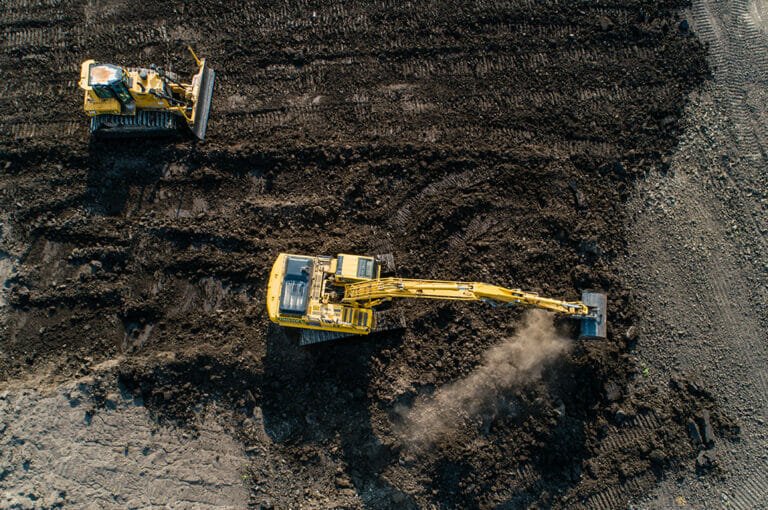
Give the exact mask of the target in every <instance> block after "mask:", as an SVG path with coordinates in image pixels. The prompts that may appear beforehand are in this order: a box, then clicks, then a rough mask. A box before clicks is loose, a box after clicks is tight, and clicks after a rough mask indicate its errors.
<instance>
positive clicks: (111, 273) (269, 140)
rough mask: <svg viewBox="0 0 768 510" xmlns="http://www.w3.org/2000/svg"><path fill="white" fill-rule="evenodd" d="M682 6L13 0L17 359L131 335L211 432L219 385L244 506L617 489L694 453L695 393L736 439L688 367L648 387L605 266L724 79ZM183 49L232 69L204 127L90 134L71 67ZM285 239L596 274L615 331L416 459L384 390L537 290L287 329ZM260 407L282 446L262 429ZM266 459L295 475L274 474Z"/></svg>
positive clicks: (158, 402)
mask: <svg viewBox="0 0 768 510" xmlns="http://www.w3.org/2000/svg"><path fill="white" fill-rule="evenodd" d="M684 5H685V2H682V1H667V2H657V1H654V2H651V1H646V2H643V1H632V0H623V1H621V2H608V3H605V2H601V3H597V2H586V1H581V2H535V3H533V2H519V5H509V4H508V3H506V2H499V3H494V2H481V3H480V5H479V6H474V7H470V6H466V7H461V6H456V5H454V4H453V3H440V2H438V3H424V4H418V5H415V6H414V5H409V6H408V7H405V6H403V5H401V4H400V3H399V2H395V3H389V2H377V3H374V4H368V3H364V2H357V3H346V2H331V3H328V2H323V3H318V4H317V5H310V4H307V3H306V2H301V3H298V2H297V3H295V5H294V4H293V3H292V4H291V5H290V6H286V5H285V4H283V3H275V4H274V5H271V4H269V3H259V4H258V5H256V4H254V5H253V6H252V7H248V8H246V7H239V6H238V5H235V4H232V3H231V2H221V3H218V2H145V3H143V4H142V8H141V9H135V10H130V9H127V8H126V9H121V8H118V7H113V8H109V9H108V8H104V9H98V10H96V11H94V12H90V11H89V8H88V7H84V6H82V5H79V4H78V5H76V6H72V7H70V5H69V4H67V6H58V7H56V8H45V7H41V8H40V9H38V10H37V11H36V14H35V15H34V16H33V18H34V19H32V18H29V19H28V18H24V17H23V16H21V15H19V16H15V17H14V16H12V15H11V14H13V13H14V12H15V11H13V9H14V8H13V7H10V8H8V12H9V13H10V14H9V15H8V16H7V19H8V20H10V21H3V24H4V32H5V35H4V36H0V37H4V38H3V39H0V41H1V42H2V43H3V44H4V45H5V46H6V50H5V51H4V53H3V54H2V56H0V63H1V64H0V67H2V70H3V73H2V75H3V80H4V81H5V82H6V83H9V84H12V85H13V87H10V86H9V87H8V88H7V89H6V93H5V94H4V96H3V98H2V99H0V105H1V106H2V110H3V112H4V113H3V114H2V127H0V130H2V133H3V137H2V139H1V140H0V144H1V145H0V179H1V180H2V187H1V188H0V193H2V201H1V203H2V210H1V211H0V214H1V215H2V216H0V219H2V223H3V232H2V233H3V239H2V241H3V246H2V249H3V250H4V251H3V252H2V253H5V254H7V256H8V257H14V258H17V259H18V262H19V264H20V265H19V268H18V272H17V274H16V275H15V276H14V277H13V278H12V280H11V281H9V283H8V286H9V288H10V290H9V292H8V297H7V299H8V302H9V307H8V310H7V312H6V314H5V316H4V324H3V340H2V353H1V354H0V373H2V374H3V375H2V378H3V379H4V380H5V381H11V380H13V379H15V378H20V377H23V376H24V375H25V374H29V373H34V372H35V371H37V370H42V369H43V368H45V367H49V366H51V365H53V366H54V367H55V369H54V376H55V377H56V378H71V377H75V376H77V375H80V374H85V373H89V372H90V371H91V370H92V368H93V367H94V365H96V364H98V363H99V362H101V361H104V360H108V359H112V358H115V357H117V356H124V361H123V362H122V363H121V364H120V365H119V367H118V368H117V369H116V370H117V371H118V373H119V376H120V381H121V383H122V384H123V386H124V387H125V389H127V390H129V391H132V392H134V393H135V394H137V395H141V396H142V397H143V398H144V402H145V403H146V405H147V407H148V408H149V409H150V410H151V411H152V412H153V413H154V416H155V417H156V418H157V420H158V423H159V424H161V425H162V424H164V423H167V422H169V421H170V422H173V423H174V424H180V425H182V426H186V427H190V428H194V413H195V412H196V410H199V409H202V408H203V407H204V406H205V404H206V403H208V402H212V401H216V402H219V403H221V404H223V405H225V406H229V407H231V409H232V410H233V411H234V412H235V416H236V417H237V418H235V419H234V421H233V423H232V427H233V430H235V431H236V433H237V435H238V437H239V438H240V439H241V440H242V441H243V442H244V444H245V445H246V447H247V448H248V449H249V450H248V451H250V452H261V453H253V455H254V457H253V458H254V460H253V464H252V466H251V470H252V476H251V483H252V486H253V501H254V503H255V504H258V503H261V502H263V501H266V502H273V503H277V504H280V505H291V506H296V505H298V504H301V503H302V502H303V501H306V498H307V497H308V496H307V494H308V492H306V491H310V490H314V491H317V492H319V493H320V494H323V495H326V496H328V495H330V496H332V497H333V498H342V500H343V501H346V503H344V504H346V505H349V506H360V505H362V506H369V507H386V508H391V507H395V506H397V507H408V506H421V507H424V506H429V505H437V506H439V507H465V508H472V507H482V508H487V507H492V506H498V505H501V506H502V507H505V508H518V507H521V506H522V507H525V506H528V505H536V506H538V507H550V506H552V507H572V506H575V505H578V504H584V505H595V506H598V507H611V506H626V504H627V502H628V501H629V500H630V499H631V498H633V497H635V496H638V495H640V494H642V493H644V492H646V491H647V490H648V489H650V488H651V487H652V486H653V485H654V483H655V482H656V481H657V480H658V479H659V478H660V477H664V476H675V473H676V472H678V471H679V470H683V469H691V468H692V466H693V465H694V460H695V458H696V455H697V453H698V452H697V449H698V446H699V445H697V444H695V442H694V441H693V440H691V439H690V438H689V436H688V432H687V429H686V427H687V424H688V422H689V421H691V420H696V416H697V414H700V413H701V411H702V410H703V409H709V410H710V411H711V413H712V425H713V426H714V430H715V433H716V434H717V435H718V437H722V436H723V435H729V434H730V435H731V436H732V435H733V434H734V432H733V426H731V425H728V423H727V420H726V419H725V418H724V417H723V416H721V415H720V413H718V411H717V409H714V408H713V405H712V403H711V402H712V400H711V398H710V397H709V395H708V394H707V393H706V391H703V390H700V389H696V391H693V390H692V389H691V386H690V385H689V384H688V383H687V382H685V381H683V382H677V383H675V384H677V386H676V388H677V391H676V392H675V394H676V395H678V400H676V401H671V402H670V401H667V400H662V399H660V398H657V397H656V396H655V395H654V394H653V393H651V394H638V393H637V392H635V391H634V390H633V387H634V386H633V384H632V381H633V379H635V378H637V377H646V375H644V374H643V369H642V367H637V366H634V365H633V364H632V363H631V362H630V358H629V353H630V352H631V349H632V346H633V341H634V337H633V333H632V331H633V330H632V325H633V323H634V322H635V320H636V318H637V314H640V313H642V310H635V309H634V308H633V304H632V299H631V294H630V289H628V288H627V287H626V286H625V284H624V283H623V282H622V281H621V280H620V279H619V278H618V276H617V272H616V267H615V261H616V260H617V257H618V255H619V254H621V253H622V250H624V249H625V231H626V229H625V221H626V217H625V216H624V214H623V209H622V207H623V202H624V201H625V200H626V199H627V197H628V193H629V188H630V186H631V183H632V182H633V180H634V179H636V178H638V177H641V176H642V175H644V173H645V172H646V171H648V170H649V169H650V168H662V169H663V168H664V166H665V155H666V154H668V153H669V152H670V151H671V150H672V148H673V147H674V145H675V143H676V136H677V135H678V133H679V127H678V119H679V117H680V114H681V108H682V106H683V103H684V100H685V94H686V93H687V92H688V91H690V90H692V89H693V88H694V87H695V86H696V85H697V84H699V83H700V82H701V81H702V80H703V78H704V77H705V75H706V73H707V68H706V65H705V61H704V50H703V48H702V47H700V45H699V44H698V43H697V42H696V40H695V39H694V38H693V37H692V36H691V35H690V34H688V33H686V32H685V30H682V29H681V28H680V23H679V21H680V20H679V18H678V17H677V15H676V12H677V10H678V9H680V8H682V7H684ZM19 9H21V7H20V8H19ZM89 13H90V14H89ZM84 16H85V18H84ZM17 18H18V19H22V18H23V19H24V21H18V22H16V21H13V20H16V19H17ZM52 20H55V22H54V21H52ZM54 26H55V27H61V28H62V30H64V32H63V35H60V38H62V40H63V41H64V43H65V44H59V43H60V41H59V40H58V39H57V37H59V36H58V35H55V34H54V35H51V33H50V32H49V31H50V30H52V28H53V27H54ZM83 27H86V28H83ZM21 31H24V33H29V34H32V35H30V36H28V37H27V39H23V38H21V39H20V38H18V37H17V38H14V37H12V36H11V34H13V33H17V32H21ZM35 34H37V35H35ZM56 34H58V32H56ZM18 41H21V42H18ZM187 44H192V45H193V46H194V48H195V50H196V52H197V54H198V55H199V56H201V57H202V56H204V57H206V58H207V59H208V60H209V62H210V63H211V65H212V67H213V68H214V69H215V70H216V73H217V82H216V88H215V91H214V100H213V105H212V109H211V111H212V114H211V119H210V123H209V127H208V139H206V140H205V141H204V142H202V143H193V142H189V141H187V140H185V139H183V138H179V139H176V140H170V141H168V140H164V141H112V142H106V141H105V142H102V141H94V142H89V139H88V136H87V129H86V125H87V121H86V119H85V117H84V115H83V114H82V111H81V94H80V92H79V91H78V90H77V89H76V88H75V87H74V86H73V84H74V80H75V79H76V74H75V73H76V66H77V65H78V64H79V62H80V61H81V60H83V59H86V58H91V57H94V58H98V59H102V60H104V61H108V62H114V63H116V64H124V65H136V64H141V65H144V64H148V63H151V62H154V63H157V64H160V65H166V66H167V65H168V64H173V67H174V70H175V71H177V72H181V73H182V75H183V74H185V73H189V72H191V71H192V70H193V69H192V65H191V59H190V58H189V57H188V55H186V54H185V49H184V48H185V46H186V45H187ZM137 59H138V61H137ZM30 63H34V65H31V64H30ZM24 86H27V87H28V89H29V90H32V91H33V93H29V92H27V93H22V92H14V91H15V90H22V89H23V87H24ZM24 90H27V89H24ZM9 91H10V92H9ZM30 126H31V127H30ZM67 129H69V130H70V131H71V132H67V131H66V130H67ZM283 251H291V252H295V253H306V254H328V255H333V254H336V253H339V252H351V253H361V254H375V253H383V252H384V253H393V254H394V257H395V261H396V266H397V267H396V272H397V274H398V275H399V276H402V277H423V278H440V279H463V280H480V281H487V282H491V283H496V284H499V285H504V286H510V287H520V288H523V289H527V290H532V291H537V292H540V293H541V294H543V295H549V296H553V297H557V298H563V299H578V297H579V296H580V293H581V291H582V290H584V289H598V290H601V291H604V292H606V293H607V295H608V298H609V317H608V319H609V329H608V333H609V334H608V339H607V340H604V341H590V342H582V343H579V344H577V345H576V346H575V348H574V349H573V351H572V353H571V354H570V355H569V356H568V357H567V358H566V359H562V360H560V361H558V362H557V363H556V364H555V365H554V366H552V367H550V368H549V369H548V370H547V371H546V373H545V376H544V377H543V378H542V380H541V381H539V382H537V383H534V384H533V385H531V386H530V387H528V388H526V389H525V390H524V391H522V392H521V393H519V394H510V395H500V396H499V397H500V398H502V399H506V400H508V401H510V402H514V403H515V406H516V408H517V409H518V410H519V412H517V413H514V414H504V413H499V414H498V415H496V416H494V417H493V418H492V419H491V420H490V421H487V422H485V423H480V424H478V425H477V426H466V427H464V428H462V429H461V430H460V431H459V432H458V433H457V435H456V437H454V438H453V439H452V440H451V441H450V442H446V443H445V444H438V445H436V446H435V447H434V448H432V449H430V450H429V451H426V452H419V454H418V455H415V454H414V453H413V452H412V451H409V449H408V448H406V447H404V445H402V444H400V442H399V440H398V438H397V436H396V435H395V434H394V433H393V427H394V424H395V422H396V420H397V416H396V413H395V409H396V408H397V407H398V406H401V405H403V404H404V403H406V404H407V403H408V402H410V401H412V400H413V399H414V398H415V397H416V396H417V395H421V394H425V393H429V392H432V391H434V389H435V388H436V387H438V386H439V385H441V384H444V383H448V382H451V381H454V380H457V379H460V378H461V377H463V376H466V375H467V374H469V373H470V372H471V371H472V370H473V368H474V367H475V366H476V365H477V363H478V361H479V360H480V357H481V355H482V353H483V352H484V351H485V350H486V349H487V348H488V347H489V346H491V345H494V344H495V343H497V342H498V341H499V340H500V339H502V338H505V337H509V336H511V335H512V334H513V333H514V331H515V330H516V328H517V327H518V326H519V323H520V321H519V319H520V318H521V312H519V311H515V310H509V309H491V308H487V307H484V306H482V305H479V304H471V303H470V304H466V303H444V302H431V303H424V302H419V303H403V304H400V306H402V307H403V308H404V309H405V310H406V311H407V314H408V317H409V321H408V328H407V330H406V331H404V332H396V333H390V334H379V335H374V336H372V337H370V338H363V339H357V340H349V341H344V342H337V343H333V344H321V345H317V346H314V347H311V348H309V349H300V348H299V347H298V346H297V341H296V338H295V335H294V333H293V332H291V331H283V330H280V329H278V328H276V327H274V326H273V325H271V324H270V323H269V321H268V319H267V317H266V313H265V309H264V299H263V297H264V293H265V288H266V279H267V275H268V271H269V268H270V267H271V263H272V261H273V260H274V258H275V257H276V256H277V254H278V253H279V252H283ZM4 256H5V255H4ZM560 327H561V328H565V329H566V330H569V334H570V335H571V336H573V337H575V336H576V330H575V326H574V325H572V324H569V323H567V322H565V321H563V322H562V323H560ZM569 328H570V329H569ZM668 383H669V382H668V381H659V384H668ZM563 407H564V412H561V411H558V410H559V409H563ZM255 415H258V416H262V417H263V419H262V420H261V421H262V422H263V427H264V430H265V431H266V433H267V435H268V438H269V443H270V447H269V448H268V449H267V450H255V449H254V448H255V446H254V445H257V444H261V443H264V438H263V437H262V434H260V433H259V432H260V431H259V430H256V429H255V428H254V426H253V418H254V416H255ZM702 447H703V446H702ZM265 451H266V453H264V452H265ZM265 459H266V460H265ZM279 461H282V462H284V463H285V466H284V467H283V468H281V469H288V470H290V472H291V476H290V477H289V478H279V477H275V476H273V475H274V473H273V470H274V469H276V468H274V465H275V464H276V463H279ZM338 463H340V465H342V466H343V468H341V471H340V472H339V471H337V470H336V468H330V467H329V466H331V465H337V464H338ZM281 480H282V481H281ZM344 498H346V499H344ZM356 498H359V499H356Z"/></svg>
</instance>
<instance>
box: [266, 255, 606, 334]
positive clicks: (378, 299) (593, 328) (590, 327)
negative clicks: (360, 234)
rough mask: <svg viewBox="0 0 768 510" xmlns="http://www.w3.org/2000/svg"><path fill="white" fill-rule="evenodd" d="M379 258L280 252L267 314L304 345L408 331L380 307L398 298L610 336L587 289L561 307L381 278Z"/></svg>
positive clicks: (475, 286) (482, 290)
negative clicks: (539, 314)
mask: <svg viewBox="0 0 768 510" xmlns="http://www.w3.org/2000/svg"><path fill="white" fill-rule="evenodd" d="M381 265H382V264H381V260H380V259H378V258H376V257H364V256H359V255H349V254H340V255H338V256H337V257H336V258H333V257H328V256H315V257H313V256H306V255H292V254H288V253H281V254H280V255H279V256H278V257H277V260H276V261H275V263H274V265H273V266H272V272H271V274H270V276H269V283H268V286H267V312H268V314H269V318H270V320H272V321H273V322H275V323H277V324H280V325H281V326H286V327H291V328H300V329H301V340H300V343H301V344H302V345H307V344H313V343H317V342H323V341H327V340H333V339H336V338H343V337H348V336H354V335H367V334H369V333H372V332H376V331H382V330H386V329H391V328H392V327H400V326H404V324H403V321H402V319H401V320H397V319H395V320H393V319H392V315H391V314H388V313H387V312H391V311H392V310H388V311H386V310H378V309H377V307H379V305H382V304H383V303H385V302H386V301H390V300H392V299H394V298H417V299H447V300H458V301H483V302H485V303H488V304H490V305H494V306H496V305H519V306H525V307H531V308H540V309H544V310H549V311H552V312H555V313H558V314H564V315H566V316H568V317H571V318H575V319H579V320H581V335H580V336H581V337H582V338H585V337H587V338H589V337H593V338H594V337H598V338H605V336H606V328H607V325H606V297H605V294H601V293H598V292H589V291H585V292H583V293H582V301H573V302H568V301H559V300H556V299H550V298H545V297H540V296H538V295H537V294H535V293H532V292H524V291H522V290H519V289H505V288H503V287H498V286H496V285H490V284H487V283H479V282H457V281H440V280H415V279H404V278H382V277H381Z"/></svg>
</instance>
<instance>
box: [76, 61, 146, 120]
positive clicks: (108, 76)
mask: <svg viewBox="0 0 768 510" xmlns="http://www.w3.org/2000/svg"><path fill="white" fill-rule="evenodd" d="M128 79H129V78H128V76H127V75H126V74H125V71H123V70H122V69H121V68H120V67H117V66H113V65H111V64H96V63H93V64H91V67H90V69H89V70H88V85H90V87H91V89H93V92H94V93H95V94H96V95H97V96H99V97H100V98H101V99H112V98H114V99H117V100H118V101H119V102H120V109H121V110H122V113H123V114H125V115H130V114H132V113H133V112H134V111H135V110H136V101H134V99H133V96H132V95H131V93H130V92H129V91H128V83H126V82H127V81H128Z"/></svg>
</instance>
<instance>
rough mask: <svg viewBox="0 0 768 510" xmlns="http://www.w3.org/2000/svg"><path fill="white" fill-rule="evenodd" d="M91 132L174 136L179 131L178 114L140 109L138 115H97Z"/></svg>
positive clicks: (106, 135)
mask: <svg viewBox="0 0 768 510" xmlns="http://www.w3.org/2000/svg"><path fill="white" fill-rule="evenodd" d="M90 133H91V134H92V135H95V136H98V137H102V138H126V137H134V136H151V137H160V136H173V135H175V134H176V133H178V127H177V124H176V115H174V114H172V113H169V112H154V111H140V112H137V113H136V115H132V116H127V115H97V116H95V117H92V118H91V127H90Z"/></svg>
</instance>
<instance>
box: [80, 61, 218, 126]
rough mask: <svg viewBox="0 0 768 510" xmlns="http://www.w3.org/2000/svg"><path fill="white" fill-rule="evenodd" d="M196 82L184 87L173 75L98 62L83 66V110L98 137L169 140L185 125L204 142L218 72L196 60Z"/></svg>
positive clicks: (87, 63)
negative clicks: (150, 137) (166, 137)
mask: <svg viewBox="0 0 768 510" xmlns="http://www.w3.org/2000/svg"><path fill="white" fill-rule="evenodd" d="M189 51H190V53H192V57H193V58H194V59H195V62H197V66H198V72H197V74H195V75H194V77H193V78H192V83H181V82H180V81H179V77H178V76H177V75H176V74H174V73H171V72H165V71H162V70H161V69H159V68H157V67H155V66H150V67H149V69H144V68H134V67H127V68H124V67H119V66H115V65H112V64H104V63H100V62H97V61H95V60H86V61H85V62H83V63H82V64H81V66H80V82H79V85H80V88H81V89H83V90H85V100H84V103H83V107H84V109H85V113H86V115H88V116H89V117H90V118H91V126H90V132H91V134H92V135H96V136H108V137H130V136H167V135H172V134H174V133H176V132H177V130H178V128H179V126H187V127H188V128H189V130H190V131H191V132H192V134H194V136H195V137H197V138H198V139H200V140H202V139H203V138H205V129H206V127H207V126H208V113H209V111H210V107H211V96H212V94H213V81H214V77H215V73H214V71H213V69H211V68H209V67H208V66H207V65H206V63H205V59H202V60H200V59H198V58H197V55H195V52H194V51H192V48H189Z"/></svg>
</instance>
